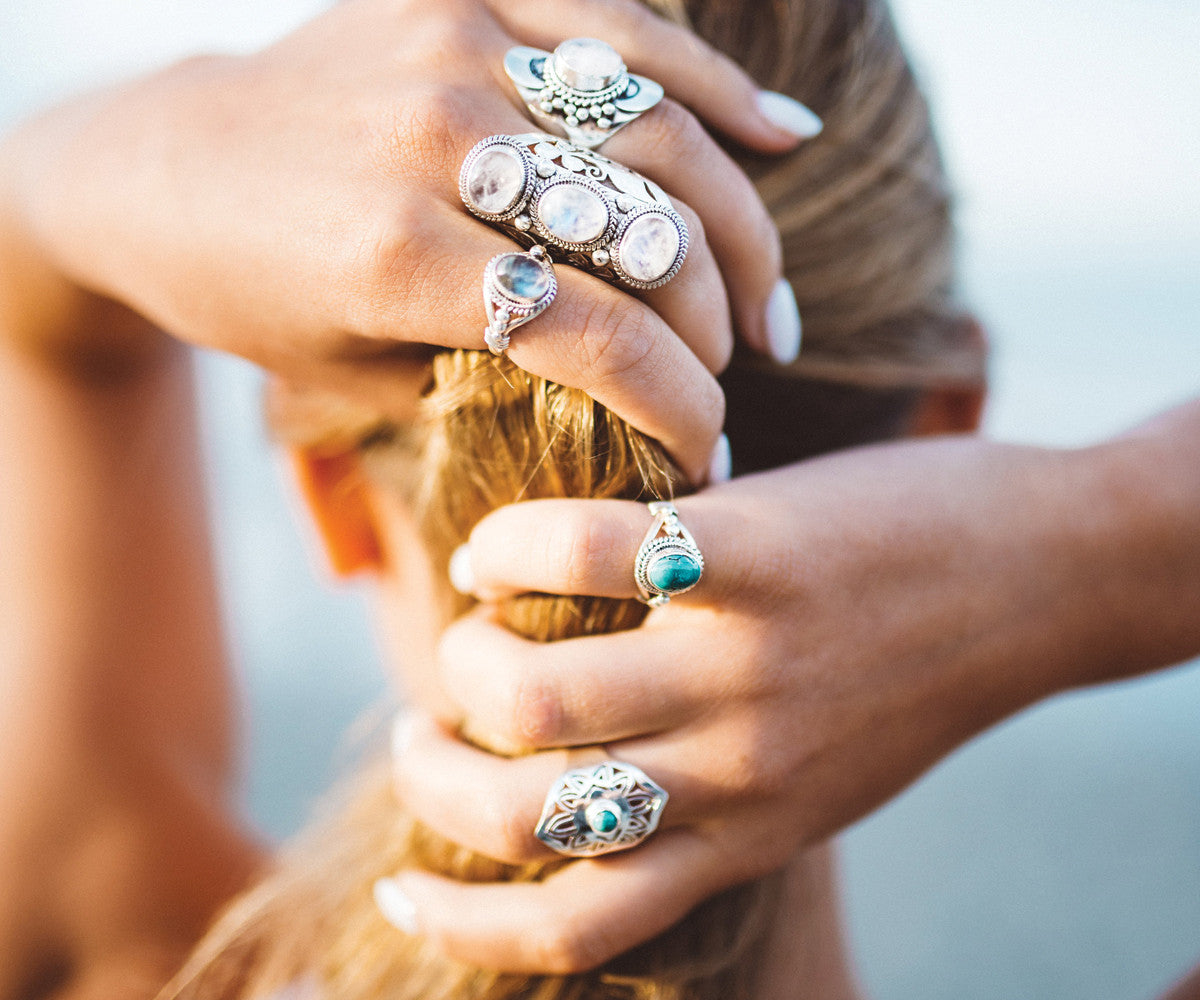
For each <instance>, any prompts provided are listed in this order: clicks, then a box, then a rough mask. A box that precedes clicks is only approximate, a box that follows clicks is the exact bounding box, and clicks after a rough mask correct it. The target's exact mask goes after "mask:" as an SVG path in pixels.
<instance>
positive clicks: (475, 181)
mask: <svg viewBox="0 0 1200 1000" xmlns="http://www.w3.org/2000/svg"><path fill="white" fill-rule="evenodd" d="M466 187H467V196H468V197H469V198H470V199H471V204H473V205H474V206H475V207H476V208H477V209H479V211H481V212H487V213H488V214H489V215H499V214H500V213H502V212H507V211H508V210H509V209H510V208H512V207H513V205H515V204H516V203H517V199H518V198H520V197H521V192H522V191H523V190H524V188H525V164H524V163H523V162H522V161H521V157H520V156H518V155H517V152H516V150H513V149H508V148H507V147H505V146H497V147H496V148H495V149H489V150H487V151H486V152H484V153H483V154H481V155H480V156H478V157H477V158H476V159H475V162H474V163H472V164H471V169H470V170H468V171H467V184H466Z"/></svg>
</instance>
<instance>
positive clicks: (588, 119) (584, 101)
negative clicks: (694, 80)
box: [504, 38, 663, 149]
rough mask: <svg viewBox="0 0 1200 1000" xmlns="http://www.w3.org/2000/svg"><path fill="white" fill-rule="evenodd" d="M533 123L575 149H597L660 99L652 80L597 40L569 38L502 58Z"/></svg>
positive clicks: (522, 48) (515, 50)
mask: <svg viewBox="0 0 1200 1000" xmlns="http://www.w3.org/2000/svg"><path fill="white" fill-rule="evenodd" d="M504 71H505V72H506V73H507V74H508V76H509V79H510V80H512V82H513V83H514V84H515V85H516V88H517V92H518V93H519V94H520V95H521V100H523V101H524V102H525V107H527V108H528V109H529V113H530V115H532V116H533V120H534V121H536V122H537V123H538V124H539V125H541V126H542V127H543V128H545V129H546V130H547V131H550V132H554V133H556V134H557V135H564V136H566V137H567V138H568V139H570V140H571V141H572V142H573V143H575V145H577V146H582V147H584V148H585V149H596V148H597V147H598V146H599V145H600V144H601V143H603V142H604V141H605V140H606V139H608V137H609V136H611V135H612V134H613V133H614V132H617V131H618V130H619V129H622V128H624V127H625V126H626V125H628V124H629V123H630V122H631V121H633V120H634V119H635V118H637V117H638V116H639V115H641V114H643V113H644V112H646V111H649V110H650V109H651V108H652V107H654V105H656V104H657V103H658V102H659V101H661V100H662V99H663V89H662V87H661V86H659V85H658V84H657V83H655V82H654V81H653V80H650V79H647V78H646V77H644V76H636V75H634V74H631V73H630V72H629V71H628V70H627V69H626V68H625V63H624V61H622V59H621V56H620V53H618V52H617V50H616V49H614V48H613V47H612V46H611V45H609V44H608V43H607V42H602V41H600V39H598V38H570V39H568V40H567V41H565V42H563V43H562V44H561V45H559V46H558V48H556V49H555V50H554V51H553V52H546V51H544V50H543V49H534V48H529V47H528V46H525V45H519V46H517V47H516V48H512V49H509V50H508V52H507V53H506V54H505V56H504Z"/></svg>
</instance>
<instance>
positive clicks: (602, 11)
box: [579, 0, 651, 49]
mask: <svg viewBox="0 0 1200 1000" xmlns="http://www.w3.org/2000/svg"><path fill="white" fill-rule="evenodd" d="M580 7H581V9H580V11H579V14H580V17H581V20H580V23H581V24H603V25H604V28H605V34H606V36H607V40H608V41H611V42H612V43H613V44H614V45H615V46H616V48H617V49H628V48H629V47H630V46H629V44H628V43H629V42H631V41H633V40H636V39H638V38H641V37H644V32H645V30H646V29H647V27H649V26H650V18H651V15H650V12H649V11H648V10H647V9H646V8H645V7H643V6H642V5H641V4H638V3H633V2H631V0H583V2H582V3H581V4H580ZM618 42H619V43H620V44H617V43H618Z"/></svg>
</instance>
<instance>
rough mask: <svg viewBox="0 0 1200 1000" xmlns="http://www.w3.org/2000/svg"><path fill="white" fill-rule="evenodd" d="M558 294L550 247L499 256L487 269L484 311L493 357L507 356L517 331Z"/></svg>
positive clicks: (486, 331)
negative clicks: (549, 254) (513, 334)
mask: <svg viewBox="0 0 1200 1000" xmlns="http://www.w3.org/2000/svg"><path fill="white" fill-rule="evenodd" d="M556 294H558V279H557V278H556V277H555V276H554V267H553V265H551V263H550V259H549V258H548V257H547V256H546V248H545V247H542V246H538V245H534V246H532V247H530V248H529V250H528V251H527V252H524V253H512V252H510V253H502V254H497V255H496V256H495V257H493V258H492V259H491V260H489V261H488V263H487V267H485V268H484V269H483V308H484V312H485V314H486V315H487V324H488V325H487V329H486V330H484V331H483V341H484V343H485V344H487V346H488V350H489V351H491V352H492V353H493V354H503V353H504V351H505V350H506V349H507V348H508V342H509V338H510V335H511V333H512V331H513V330H515V329H516V328H517V327H518V326H520V325H521V324H523V323H528V322H529V321H530V320H531V319H533V318H534V317H535V316H537V315H539V314H540V313H542V312H543V311H544V310H545V309H546V307H547V306H549V305H550V303H551V302H553V301H554V296H555V295H556Z"/></svg>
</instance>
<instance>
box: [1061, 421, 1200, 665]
mask: <svg viewBox="0 0 1200 1000" xmlns="http://www.w3.org/2000/svg"><path fill="white" fill-rule="evenodd" d="M1074 461H1075V462H1076V464H1077V465H1078V466H1079V467H1080V473H1079V474H1080V476H1081V480H1082V482H1081V492H1080V495H1079V496H1078V498H1077V499H1076V501H1075V506H1076V508H1077V510H1078V515H1077V517H1076V519H1075V520H1076V530H1079V531H1080V533H1079V535H1078V536H1077V537H1078V539H1079V551H1080V556H1081V558H1080V562H1079V565H1078V569H1079V572H1078V574H1077V577H1076V586H1077V587H1078V594H1077V596H1076V604H1077V606H1078V608H1079V609H1080V615H1081V621H1082V624H1083V627H1084V632H1083V633H1082V634H1081V636H1080V639H1079V655H1078V663H1077V669H1076V670H1075V671H1074V672H1073V674H1071V675H1068V677H1067V679H1069V680H1070V681H1071V682H1073V683H1092V682H1096V681H1104V680H1110V679H1117V678H1120V677H1126V676H1130V675H1132V674H1136V673H1140V672H1144V671H1146V670H1152V669H1155V668H1157V667H1163V666H1168V665H1170V664H1173V663H1177V662H1180V661H1182V660H1184V659H1187V658H1189V657H1192V656H1195V655H1197V654H1198V653H1200V400H1196V401H1193V402H1191V403H1188V404H1185V405H1183V406H1180V407H1178V408H1176V409H1174V410H1172V411H1170V412H1168V413H1165V414H1163V415H1161V416H1159V417H1157V418H1155V419H1154V420H1152V421H1150V422H1149V423H1147V424H1144V425H1143V426H1141V427H1139V428H1136V429H1135V430H1133V431H1131V432H1129V433H1127V434H1124V435H1122V436H1120V437H1118V438H1116V439H1114V440H1112V441H1109V442H1106V443H1104V444H1102V445H1098V446H1096V447H1093V448H1090V449H1087V450H1085V451H1083V452H1080V453H1078V454H1077V455H1076V457H1075V460H1074ZM1080 526H1082V529H1080ZM1066 531H1067V532H1068V533H1069V532H1070V531H1071V529H1070V527H1067V528H1066ZM1068 537H1070V534H1068Z"/></svg>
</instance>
